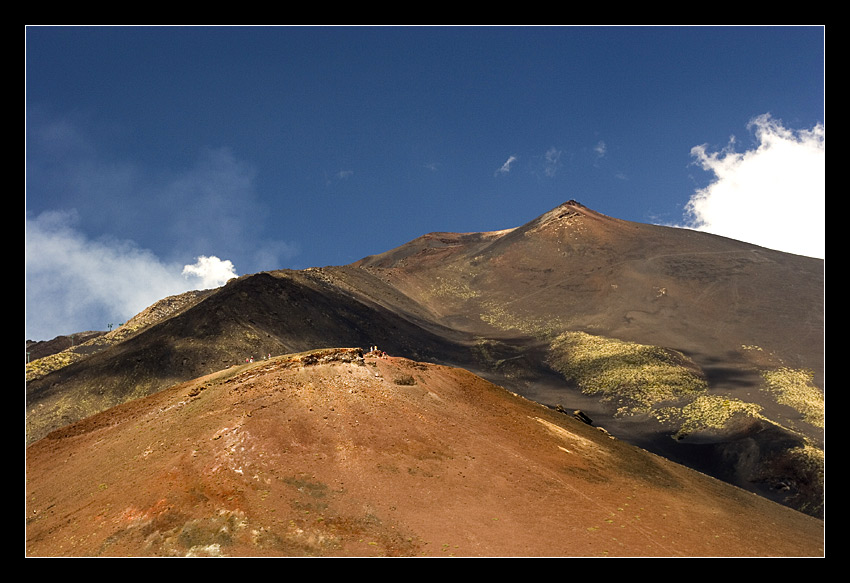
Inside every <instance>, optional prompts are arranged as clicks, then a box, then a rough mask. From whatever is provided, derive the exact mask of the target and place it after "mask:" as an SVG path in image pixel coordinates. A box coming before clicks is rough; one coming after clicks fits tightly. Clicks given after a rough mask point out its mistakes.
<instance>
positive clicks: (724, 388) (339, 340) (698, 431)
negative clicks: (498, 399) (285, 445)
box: [26, 201, 824, 554]
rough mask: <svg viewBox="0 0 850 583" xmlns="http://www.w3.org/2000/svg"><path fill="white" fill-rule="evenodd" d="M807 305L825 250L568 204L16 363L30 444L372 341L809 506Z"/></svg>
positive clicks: (169, 301)
mask: <svg viewBox="0 0 850 583" xmlns="http://www.w3.org/2000/svg"><path fill="white" fill-rule="evenodd" d="M823 319H824V263H823V261H822V260H818V259H813V258H808V257H802V256H797V255H792V254H788V253H783V252H778V251H773V250H770V249H765V248H762V247H758V246H755V245H751V244H747V243H743V242H740V241H735V240H732V239H727V238H723V237H719V236H715V235H710V234H707V233H701V232H697V231H691V230H686V229H678V228H671V227H663V226H657V225H648V224H642V223H635V222H629V221H623V220H619V219H615V218H612V217H608V216H605V215H603V214H601V213H598V212H595V211H593V210H591V209H588V208H586V207H584V206H583V205H581V204H579V203H577V202H575V201H569V202H567V203H564V204H563V205H560V206H559V207H557V208H555V209H553V210H551V211H549V212H547V213H545V214H543V215H541V216H540V217H538V218H537V219H535V220H533V221H531V222H529V223H527V224H525V225H522V226H519V227H517V228H514V229H508V230H502V231H493V232H484V233H430V234H426V235H423V236H422V237H419V238H417V239H415V240H413V241H410V242H408V243H406V244H404V245H402V246H400V247H398V248H396V249H392V250H389V251H387V252H385V253H382V254H379V255H374V256H370V257H365V258H363V259H361V260H360V261H357V262H355V263H353V264H350V265H345V266H328V267H322V268H310V269H306V270H298V271H295V270H280V271H271V272H262V273H257V274H251V275H246V276H242V277H239V278H236V279H234V280H231V281H230V282H228V283H227V284H226V285H225V286H223V287H221V288H218V289H215V290H207V291H204V292H193V293H190V294H184V295H183V296H178V297H174V298H165V299H164V300H163V301H162V302H159V303H158V304H156V305H154V306H151V308H149V309H148V310H146V311H145V312H143V313H142V314H140V315H139V316H137V317H136V318H134V319H133V320H131V321H129V322H127V323H126V324H124V325H123V326H121V327H120V328H118V329H116V330H112V331H110V332H109V333H107V334H102V335H97V336H96V337H95V338H94V339H92V340H91V341H89V342H86V343H83V344H80V345H78V346H75V347H73V348H70V349H67V350H65V351H63V352H60V353H57V354H54V355H51V356H47V357H44V358H41V359H38V360H36V361H34V362H32V363H30V364H29V365H28V371H27V378H28V381H27V419H26V425H27V443H28V444H30V445H29V447H28V450H27V451H28V459H29V460H30V462H31V463H34V464H35V466H38V465H40V464H41V461H40V460H41V459H42V456H47V455H48V454H47V453H46V449H45V448H55V447H57V444H58V443H59V442H65V441H66V440H69V439H72V436H78V435H80V434H86V435H88V434H89V433H91V431H90V430H88V429H86V430H84V429H83V428H84V427H87V426H89V427H90V426H91V424H92V423H95V424H96V425H97V426H98V427H100V426H102V424H103V423H105V421H103V419H104V417H102V416H103V415H109V414H110V413H109V412H110V411H113V412H114V411H130V410H133V409H132V408H133V407H134V406H135V405H132V403H137V402H138V403H143V402H144V403H150V402H154V401H152V400H155V399H157V398H159V397H156V395H159V394H160V393H162V392H163V391H174V390H175V389H174V388H173V387H177V386H184V385H185V383H192V382H197V381H196V379H199V378H203V377H206V376H207V375H220V374H224V373H223V372H222V371H228V370H231V371H232V370H236V368H237V367H244V366H246V365H256V364H259V363H260V362H261V361H264V360H265V361H268V362H271V361H272V360H274V359H275V358H279V357H282V355H292V354H302V353H305V352H308V351H314V350H317V349H332V350H336V349H338V348H340V347H360V348H364V349H365V348H366V347H376V348H377V351H376V352H375V353H376V354H377V353H378V351H379V352H380V353H384V352H386V353H388V354H389V355H390V356H391V357H394V358H400V359H405V361H409V362H413V363H429V364H427V365H425V364H423V366H432V365H433V366H445V367H451V368H452V369H453V370H454V369H458V370H464V371H466V373H468V374H472V375H475V377H476V378H480V379H482V382H489V383H493V384H494V385H495V386H498V387H500V388H502V389H504V390H506V391H507V393H508V394H510V395H518V396H521V397H522V398H523V399H526V400H528V401H529V402H530V403H534V404H535V405H536V406H540V407H543V408H545V409H546V410H548V411H552V412H554V413H553V414H556V415H561V416H563V413H560V412H562V411H568V412H569V411H581V414H582V415H581V417H582V419H584V421H585V423H584V425H587V426H589V427H590V426H592V427H591V429H593V430H594V431H597V432H599V433H601V432H600V431H599V430H600V429H604V433H605V435H606V439H610V438H614V441H616V442H617V443H628V444H629V445H630V446H636V447H637V448H638V449H637V450H636V451H642V452H648V453H649V454H650V455H656V456H659V459H664V460H666V461H665V463H667V461H669V462H674V463H676V464H680V465H682V466H687V467H688V468H690V469H691V470H696V471H697V472H699V473H700V474H705V475H707V476H711V477H712V478H716V479H717V480H720V481H722V482H724V483H725V484H728V485H730V486H732V487H737V488H742V489H745V490H748V491H750V492H752V493H755V494H758V496H759V497H760V498H764V499H766V500H767V501H769V502H771V503H774V502H778V503H780V504H782V505H784V506H787V507H790V508H792V509H794V510H795V511H798V512H800V513H805V514H809V515H812V516H813V517H816V518H820V517H822V515H823V394H824V380H823V373H824V371H823V355H824V321H823ZM252 357H253V362H251V361H252ZM246 360H247V361H248V362H246ZM396 406H399V405H398V404H397V405H396ZM115 414H117V413H115ZM124 414H125V413H122V415H124ZM126 414H129V413H126ZM138 414H139V415H141V413H138ZM541 418H543V417H541ZM93 419H100V421H97V422H95V421H93ZM349 421H351V420H349ZM411 423H413V425H412V426H410V425H408V426H410V427H411V428H412V427H413V426H415V422H414V421H412V420H411ZM396 437H398V438H399V439H400V438H401V437H400V436H399V435H396ZM73 439H80V438H79V437H73ZM163 439H165V437H163ZM185 439H186V440H187V442H188V441H192V438H191V437H190V436H188V435H187V436H185ZM46 444H51V445H50V446H48V445H46ZM69 447H70V446H69ZM565 447H566V448H567V449H569V447H568V446H565ZM69 455H70V454H69ZM35 466H33V467H35ZM411 467H412V466H411ZM40 479H45V480H46V479H47V478H46V477H44V476H42V477H41V478H40ZM323 483H325V482H323ZM42 516H43V511H42ZM417 548H418V547H417ZM494 548H495V547H494ZM549 551H551V552H553V553H555V554H559V553H558V552H557V551H556V549H554V548H553V549H548V548H547V552H549Z"/></svg>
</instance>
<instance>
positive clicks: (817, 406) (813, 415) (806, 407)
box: [762, 367, 824, 427]
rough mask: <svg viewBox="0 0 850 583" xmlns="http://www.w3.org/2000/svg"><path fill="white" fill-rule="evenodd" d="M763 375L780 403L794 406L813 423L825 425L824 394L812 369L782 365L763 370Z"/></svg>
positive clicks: (818, 425) (817, 425)
mask: <svg viewBox="0 0 850 583" xmlns="http://www.w3.org/2000/svg"><path fill="white" fill-rule="evenodd" d="M762 377H763V378H764V381H765V383H766V384H767V388H768V390H769V391H771V392H772V393H773V394H774V395H775V396H776V400H777V402H778V403H781V404H783V405H788V406H789V407H793V408H794V409H796V410H797V411H798V412H799V413H800V414H801V415H802V416H803V418H804V419H805V420H806V421H807V422H809V423H811V424H812V425H814V426H816V427H823V426H824V396H823V393H821V391H820V389H818V388H817V387H816V386H815V385H814V383H813V382H812V379H813V378H814V374H813V373H812V372H811V371H809V370H801V369H792V368H786V367H782V368H778V369H776V370H771V371H763V372H762Z"/></svg>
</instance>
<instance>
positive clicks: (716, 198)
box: [684, 114, 826, 258]
mask: <svg viewBox="0 0 850 583" xmlns="http://www.w3.org/2000/svg"><path fill="white" fill-rule="evenodd" d="M748 130H750V131H751V132H752V133H753V135H754V137H755V139H756V141H757V145H756V147H755V148H754V149H751V150H748V151H745V152H737V151H736V150H735V145H736V140H735V139H734V137H733V138H732V139H731V140H730V142H729V144H728V145H727V146H726V147H725V148H723V149H722V150H720V151H718V152H709V151H708V148H707V146H705V145H701V146H696V147H694V148H693V149H692V150H691V155H692V157H693V158H694V164H696V165H697V166H699V167H700V168H702V169H703V170H705V171H706V172H710V173H711V174H713V176H714V180H713V181H712V182H711V183H710V184H709V185H708V186H706V187H705V188H701V189H699V190H697V191H696V192H695V193H694V194H693V196H692V197H691V198H690V200H689V202H688V204H687V206H686V209H685V210H686V217H687V219H686V224H685V225H684V226H686V227H690V228H693V229H698V230H701V231H707V232H710V233H714V234H717V235H722V236H725V237H730V238H733V239H738V240H740V241H746V242H749V243H754V244H756V245H760V246H763V247H768V248H771V249H777V250H780V251H787V252H789V253H795V254H798V255H806V256H811V257H819V258H823V257H824V254H825V214H824V213H825V198H826V194H825V193H826V185H825V174H826V156H825V136H824V127H823V125H821V124H818V125H816V126H815V127H813V128H811V129H805V130H799V131H794V130H790V129H787V128H785V127H784V126H783V124H782V122H781V121H779V120H776V119H774V118H773V117H771V116H770V115H769V114H765V115H761V116H759V117H757V118H755V119H753V120H752V121H751V122H750V123H749V125H748Z"/></svg>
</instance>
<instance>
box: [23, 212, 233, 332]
mask: <svg viewBox="0 0 850 583" xmlns="http://www.w3.org/2000/svg"><path fill="white" fill-rule="evenodd" d="M76 222H77V216H76V213H74V212H58V211H50V212H45V213H42V214H41V215H39V216H37V217H34V218H31V217H27V218H26V225H25V241H24V249H25V253H24V255H25V285H24V288H25V304H26V306H25V307H26V309H25V329H26V330H25V331H26V335H27V338H29V339H32V340H48V339H50V338H53V337H55V336H57V335H59V334H70V333H73V332H81V331H85V330H105V329H106V328H107V326H108V324H110V323H113V324H116V325H117V324H120V323H121V322H123V321H126V320H127V319H129V318H131V317H132V316H134V315H135V314H137V313H139V312H140V311H142V310H143V309H144V308H146V307H148V306H149V305H151V304H153V303H154V302H156V301H158V300H160V299H162V298H164V297H167V296H169V295H174V294H178V293H182V292H185V291H188V290H191V289H207V288H213V287H218V286H220V285H222V284H224V283H226V282H227V280H228V279H230V278H231V277H235V276H236V270H235V268H234V266H233V264H232V263H231V262H230V261H221V260H220V259H218V258H217V257H198V258H197V262H196V263H195V264H193V265H186V266H181V265H180V264H179V263H173V264H169V263H166V262H163V261H162V260H161V259H159V258H158V257H157V256H156V255H154V254H153V253H152V252H151V251H149V250H146V249H142V248H140V247H138V246H137V245H136V244H135V243H133V242H132V241H127V240H116V239H114V238H108V237H104V238H100V239H89V238H87V237H86V236H85V235H83V234H82V233H81V232H80V231H79V230H77V229H76V228H75V227H76Z"/></svg>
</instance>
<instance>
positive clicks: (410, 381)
mask: <svg viewBox="0 0 850 583" xmlns="http://www.w3.org/2000/svg"><path fill="white" fill-rule="evenodd" d="M393 382H394V383H395V384H397V385H415V384H416V379H414V378H413V377H412V376H410V375H409V374H407V375H402V376H400V377H396V378H395V379H393Z"/></svg>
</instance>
